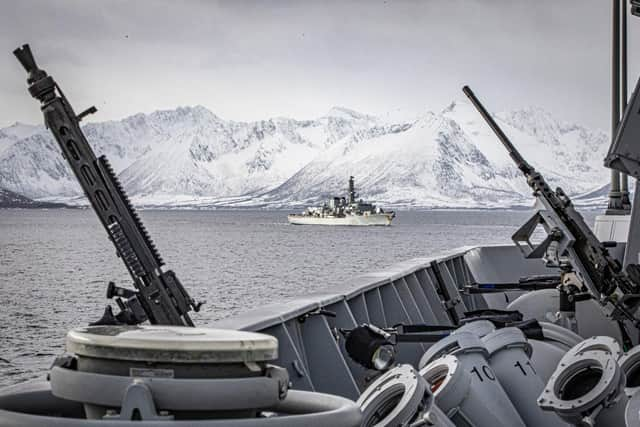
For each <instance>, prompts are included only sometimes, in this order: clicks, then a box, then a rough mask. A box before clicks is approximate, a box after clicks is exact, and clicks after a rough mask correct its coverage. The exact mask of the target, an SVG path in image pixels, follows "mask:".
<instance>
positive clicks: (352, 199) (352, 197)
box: [349, 176, 357, 204]
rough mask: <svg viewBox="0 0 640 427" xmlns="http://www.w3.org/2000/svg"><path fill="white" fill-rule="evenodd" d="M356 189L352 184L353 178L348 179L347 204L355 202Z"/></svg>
mask: <svg viewBox="0 0 640 427" xmlns="http://www.w3.org/2000/svg"><path fill="white" fill-rule="evenodd" d="M356 197H357V195H356V187H355V184H354V183H353V176H350V177H349V204H353V203H355V202H356Z"/></svg>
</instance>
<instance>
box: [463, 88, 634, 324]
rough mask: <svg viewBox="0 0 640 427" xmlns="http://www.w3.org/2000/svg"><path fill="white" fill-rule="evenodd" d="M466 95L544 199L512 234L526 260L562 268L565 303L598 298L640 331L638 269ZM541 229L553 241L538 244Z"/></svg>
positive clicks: (613, 314) (535, 192)
mask: <svg viewBox="0 0 640 427" xmlns="http://www.w3.org/2000/svg"><path fill="white" fill-rule="evenodd" d="M462 91H463V92H464V94H465V95H466V96H467V97H468V98H469V99H470V100H471V102H472V104H473V105H474V107H475V108H476V109H477V110H478V112H479V113H480V115H481V116H482V117H483V118H484V120H485V121H486V122H487V124H488V125H489V127H491V129H492V130H493V131H494V133H495V134H496V136H497V137H498V139H499V140H500V142H502V144H503V145H504V146H505V147H506V149H507V151H508V153H509V156H510V157H511V159H513V161H514V163H515V164H516V166H517V167H518V169H519V170H520V171H521V172H522V173H523V174H524V176H525V177H526V178H527V183H528V184H529V186H530V187H531V189H532V190H533V195H534V196H535V197H536V199H537V201H538V204H537V207H538V210H537V211H536V213H535V214H534V215H533V217H532V218H531V219H529V220H528V221H527V222H526V223H525V224H524V226H522V227H521V228H520V229H519V230H518V231H516V232H515V233H514V235H513V236H512V239H513V241H514V243H515V244H516V245H517V246H518V247H519V248H520V250H521V251H522V252H523V254H524V255H525V257H527V258H541V259H543V261H544V262H545V264H546V265H547V266H548V267H556V268H559V269H560V270H561V272H562V276H563V279H562V284H561V285H560V287H559V288H560V291H561V301H564V302H565V303H568V304H569V305H571V304H574V303H575V302H576V301H580V300H584V299H585V297H589V298H593V299H595V300H597V301H598V302H599V303H600V304H601V306H602V307H603V308H604V310H605V313H606V314H607V315H608V316H610V317H611V318H613V319H615V320H618V321H619V324H620V326H621V328H622V329H623V331H624V328H623V323H622V321H624V320H628V321H631V322H632V323H633V324H634V325H635V326H636V328H638V327H640V319H638V318H637V317H636V314H635V313H636V311H637V309H638V305H639V304H640V294H639V293H640V286H639V283H638V280H637V279H638V277H639V275H638V272H639V271H640V268H639V267H638V265H637V264H630V265H629V266H627V270H626V271H623V269H622V265H621V264H620V262H618V260H616V259H614V258H613V257H612V256H611V255H610V254H609V252H608V250H607V248H606V245H605V244H603V243H602V242H600V241H599V240H598V238H597V237H596V236H595V235H594V234H593V232H592V231H591V228H589V226H588V225H587V223H586V222H585V221H584V218H583V217H582V215H581V214H580V213H579V212H578V211H577V210H576V209H575V208H574V206H573V204H572V202H571V199H570V198H569V196H567V195H566V194H565V193H564V191H562V189H561V188H557V189H556V190H555V191H553V190H552V189H551V187H550V186H549V185H548V184H547V182H546V181H545V179H544V178H543V177H542V175H541V174H540V173H539V172H537V171H536V170H535V169H534V168H533V167H532V166H531V165H530V164H529V163H527V161H526V160H525V159H524V158H523V157H522V155H521V154H520V153H519V152H518V150H517V149H516V148H515V146H514V145H513V143H512V142H511V141H510V140H509V138H507V136H506V135H505V133H504V132H503V131H502V129H501V128H500V127H499V126H498V124H497V123H496V122H495V120H494V119H493V117H491V115H490V114H489V113H488V112H487V110H486V109H485V108H484V106H483V105H482V104H481V103H480V101H479V100H478V98H476V96H475V94H474V93H473V91H472V90H471V89H470V88H469V87H468V86H465V87H464V88H463V89H462ZM538 225H542V226H543V228H544V229H545V231H546V233H547V237H546V238H545V239H544V240H543V241H542V242H541V243H539V244H538V245H535V244H533V243H532V242H531V238H532V235H533V233H534V231H535V229H536V228H537V226H538ZM632 278H633V280H632ZM563 296H566V298H563Z"/></svg>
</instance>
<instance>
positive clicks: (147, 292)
mask: <svg viewBox="0 0 640 427" xmlns="http://www.w3.org/2000/svg"><path fill="white" fill-rule="evenodd" d="M13 53H14V55H15V56H16V57H17V58H18V60H19V61H20V63H21V64H22V66H23V67H24V69H25V70H26V71H27V73H28V76H27V83H28V84H29V93H30V94H31V96H33V97H34V98H35V99H37V100H39V101H40V103H41V110H42V113H43V114H44V122H45V125H46V126H47V128H48V129H49V130H50V131H51V132H52V133H53V136H54V137H55V139H56V141H57V142H58V144H59V146H60V149H61V150H62V154H63V156H64V157H65V158H66V159H67V161H68V163H69V166H70V167H71V170H72V171H73V173H74V174H75V176H76V178H77V179H78V182H79V183H80V186H81V187H82V190H83V191H84V194H85V195H86V196H87V199H88V200H89V202H90V203H91V206H92V207H93V210H94V211H95V213H96V215H98V218H99V219H100V222H101V223H102V225H103V226H104V228H105V230H106V231H107V234H108V235H109V238H110V239H111V241H112V242H113V244H114V246H115V247H116V251H117V253H118V256H119V257H120V259H122V261H123V262H124V264H125V266H126V268H127V270H128V271H129V274H130V275H131V277H132V278H133V286H134V287H135V288H136V290H135V291H133V290H130V289H124V288H120V287H117V286H115V284H114V283H113V282H110V283H109V286H108V289H107V297H108V298H112V297H113V298H115V301H116V303H117V304H118V306H119V307H120V312H119V313H118V314H117V315H116V316H114V315H113V313H112V311H111V306H107V308H106V310H105V313H104V315H103V317H102V318H101V319H100V320H99V321H98V322H96V324H114V323H125V324H138V323H142V322H144V321H146V320H149V322H150V323H152V324H161V325H178V326H193V322H192V321H191V319H190V318H189V315H188V312H189V311H190V310H192V309H193V310H194V311H198V310H199V309H200V305H201V303H196V302H195V301H194V300H193V299H192V298H191V297H190V296H189V294H188V293H187V291H186V290H185V288H184V287H183V286H182V284H181V283H180V281H179V280H178V278H177V276H176V275H175V273H174V272H173V271H171V270H167V271H162V269H161V267H162V266H163V265H164V262H163V260H162V258H161V257H160V254H159V253H158V250H157V249H156V247H155V245H154V244H153V241H152V240H151V238H150V237H149V234H148V233H147V231H146V229H145V227H144V225H143V224H142V221H141V220H140V218H139V216H138V214H137V213H136V211H135V209H134V207H133V205H132V204H131V202H130V201H129V199H128V197H127V195H126V193H125V191H124V189H123V188H122V186H121V185H120V183H119V181H118V178H117V176H116V174H115V172H114V170H113V168H112V167H111V165H110V164H109V161H108V160H107V158H106V157H105V156H104V155H103V156H100V157H96V155H95V154H94V152H93V150H92V148H91V146H90V145H89V142H88V141H87V139H86V137H85V136H84V134H83V132H82V129H81V128H80V121H81V120H82V118H83V117H85V116H86V115H88V114H92V113H95V112H96V111H97V109H96V108H95V107H90V108H88V109H87V110H85V111H83V112H82V113H80V114H77V115H76V114H75V112H74V111H73V108H72V107H71V104H70V103H69V101H68V100H67V98H66V97H65V96H64V93H63V92H62V90H60V87H59V86H58V85H57V84H56V82H55V81H54V80H53V78H52V77H51V76H49V75H47V73H46V72H45V71H44V70H41V69H40V68H38V66H37V64H36V61H35V59H34V57H33V54H32V53H31V49H30V48H29V45H24V46H22V47H20V48H18V49H16V50H15V51H14V52H13Z"/></svg>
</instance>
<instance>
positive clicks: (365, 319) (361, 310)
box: [348, 293, 371, 324]
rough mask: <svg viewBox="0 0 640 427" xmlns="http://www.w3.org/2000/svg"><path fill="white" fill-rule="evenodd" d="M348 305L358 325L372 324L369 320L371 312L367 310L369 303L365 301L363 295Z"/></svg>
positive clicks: (356, 297) (351, 300)
mask: <svg viewBox="0 0 640 427" xmlns="http://www.w3.org/2000/svg"><path fill="white" fill-rule="evenodd" d="M348 304H349V308H350V309H351V313H352V314H353V317H354V319H355V320H356V323H358V324H362V323H370V322H371V320H370V319H369V311H368V310H367V301H366V300H365V297H364V294H363V293H362V294H359V295H356V296H354V297H353V298H351V299H350V300H349V301H348Z"/></svg>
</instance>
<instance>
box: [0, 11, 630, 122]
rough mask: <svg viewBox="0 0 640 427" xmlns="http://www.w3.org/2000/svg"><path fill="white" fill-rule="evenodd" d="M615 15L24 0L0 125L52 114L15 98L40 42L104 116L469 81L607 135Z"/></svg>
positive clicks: (288, 104)
mask: <svg viewBox="0 0 640 427" xmlns="http://www.w3.org/2000/svg"><path fill="white" fill-rule="evenodd" d="M609 7H610V5H609V4H608V3H607V2H602V1H599V0H589V1H581V0H565V1H562V2H558V1H555V0H539V1H536V2H530V1H525V0H519V1H510V0H431V1H422V2H420V1H391V0H389V1H385V0H380V1H363V0H362V1H350V2H342V1H337V0H334V1H327V2H295V1H271V2H255V1H234V2H226V1H225V2H223V1H220V2H215V1H185V2H174V1H169V0H153V1H151V0H146V1H145V0H138V1H135V2H129V1H121V0H118V1H115V0H112V1H97V0H93V1H89V0H88V1H81V2H80V1H70V0H62V1H56V2H49V1H36V0H29V1H18V0H16V1H13V2H9V3H7V4H5V5H4V7H3V15H2V16H0V98H1V99H2V100H3V102H2V103H0V125H2V124H8V123H11V122H13V121H16V120H20V121H30V122H34V121H37V122H39V121H40V120H41V119H40V117H39V112H38V110H37V108H35V107H34V105H33V101H32V100H31V99H29V98H28V97H26V96H25V92H23V91H22V90H21V91H18V92H16V90H15V88H16V87H21V88H24V86H21V85H22V84H23V82H24V76H23V73H22V72H21V70H20V69H19V67H17V66H16V63H15V60H14V59H13V58H12V57H11V55H10V54H9V52H11V50H13V49H14V48H15V47H16V46H17V45H20V44H22V43H23V42H25V41H29V42H31V43H32V45H33V48H34V50H35V52H36V55H37V57H38V60H39V63H40V64H41V65H42V67H43V68H45V69H47V70H48V71H50V72H51V73H52V74H53V75H54V76H55V77H56V78H57V79H58V80H59V82H60V83H61V85H62V86H63V88H64V89H65V91H67V92H69V93H71V94H73V95H74V96H73V98H72V100H73V101H74V102H77V103H79V104H82V105H87V104H92V103H97V104H100V105H103V108H101V112H100V114H99V115H97V116H96V117H95V118H94V119H95V120H103V119H111V118H120V117H123V116H125V115H129V114H133V113H136V112H138V111H151V110H155V109H158V108H172V107H174V106H176V105H185V104H203V105H205V106H207V107H208V108H210V109H211V110H212V111H215V112H216V113H217V114H219V115H220V116H223V117H226V118H230V119H236V120H243V119H245V120H254V119H261V118H266V117H270V116H276V115H284V116H294V117H298V118H305V117H314V116H318V115H320V114H322V113H324V112H325V111H326V110H328V109H329V108H330V107H331V106H333V105H346V106H349V107H351V108H354V109H359V110H362V111H368V112H371V113H375V114H382V113H384V112H387V111H390V110H394V109H397V108H402V109H406V110H412V111H424V110H425V109H427V108H431V109H440V108H442V107H443V106H445V105H447V104H448V103H449V102H450V100H451V99H452V98H455V97H458V96H459V94H460V87H461V86H462V85H463V84H471V85H472V86H473V87H474V88H475V89H476V90H477V91H478V92H479V93H482V95H483V98H485V99H487V101H488V102H489V100H490V101H491V106H492V109H495V110H498V109H509V108H515V107H520V106H526V105H538V106H542V107H544V108H546V109H548V110H550V111H552V112H553V113H554V114H556V115H558V116H560V117H563V118H566V119H568V120H571V121H577V122H583V123H585V124H588V125H590V126H593V125H595V126H599V127H601V128H604V129H607V128H608V120H609V114H608V103H609V82H608V79H609V57H610V54H609V43H610V42H609V37H610V36H609V25H610V22H609V21H610V10H609ZM633 24H635V22H634V20H633V19H631V20H630V27H633ZM631 31H632V35H633V34H635V32H634V31H637V30H635V29H634V28H631ZM631 40H633V39H631ZM1 52H6V54H1ZM631 60H632V61H634V62H632V64H631V65H632V67H631V70H632V72H631V73H630V74H631V75H633V71H634V70H637V69H639V67H638V62H637V61H638V59H635V58H633V57H632V58H631ZM78 108H79V107H78Z"/></svg>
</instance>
